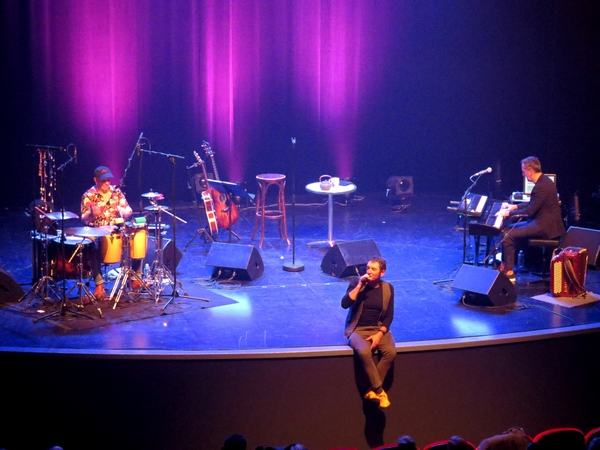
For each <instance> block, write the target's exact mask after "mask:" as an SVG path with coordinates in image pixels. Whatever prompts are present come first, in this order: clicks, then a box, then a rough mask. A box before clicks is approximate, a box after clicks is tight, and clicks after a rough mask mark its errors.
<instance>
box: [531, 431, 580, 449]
mask: <svg viewBox="0 0 600 450" xmlns="http://www.w3.org/2000/svg"><path fill="white" fill-rule="evenodd" d="M533 442H535V443H537V444H539V446H540V448H542V449H543V450H565V449H569V450H585V436H584V434H583V431H581V430H579V429H577V428H551V429H549V430H546V431H542V432H541V433H539V434H538V435H537V436H536V437H534V438H533Z"/></svg>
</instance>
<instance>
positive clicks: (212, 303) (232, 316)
mask: <svg viewBox="0 0 600 450" xmlns="http://www.w3.org/2000/svg"><path fill="white" fill-rule="evenodd" d="M358 195H361V196H360V197H359V196H358ZM362 195H363V194H361V193H360V192H357V193H356V195H354V196H352V197H351V198H345V197H339V198H336V201H337V202H336V203H335V204H334V212H333V238H334V240H337V241H339V242H346V243H349V242H352V241H358V240H365V239H373V240H374V242H375V243H376V245H377V247H378V249H379V251H380V253H381V255H382V256H383V257H385V258H386V259H387V262H388V270H387V273H386V275H385V279H386V280H387V281H389V282H391V283H392V284H393V285H394V287H395V290H396V308H395V319H394V322H393V324H392V327H391V330H392V332H393V335H394V338H395V340H396V343H397V346H398V348H399V350H401V349H403V348H415V347H417V346H419V345H436V344H439V345H440V346H441V345H444V344H445V343H449V342H454V343H456V342H460V343H463V344H464V343H468V342H474V341H481V340H483V341H486V342H491V341H493V340H495V339H506V338H509V337H510V336H527V335H536V334H537V335H544V334H547V333H555V332H562V331H567V332H568V331H569V330H576V329H586V328H596V327H597V326H598V324H600V303H599V302H598V301H595V300H596V299H595V298H591V297H588V300H587V301H588V303H587V304H582V305H578V306H572V307H568V306H571V305H568V306H565V305H562V306H561V305H558V304H554V303H549V302H547V301H543V300H540V299H539V298H540V297H538V296H540V295H542V294H544V293H545V292H547V290H548V286H547V285H544V284H533V285H531V284H527V282H528V281H532V280H535V279H537V277H535V276H534V275H530V274H519V276H518V279H517V293H518V298H517V301H516V303H515V304H513V305H511V307H509V308H484V307H480V306H468V305H465V304H463V303H462V302H461V297H462V294H463V292H462V291H460V290H453V289H452V287H451V281H449V280H452V279H453V277H454V275H455V274H456V273H457V271H458V270H459V269H460V267H461V265H462V262H463V247H464V241H463V233H462V232H461V231H457V230H456V225H457V215H456V214H455V213H453V212H450V211H448V210H447V209H446V207H447V205H448V204H449V200H451V199H450V198H444V197H437V196H425V195H423V196H414V197H412V198H410V199H409V200H408V201H407V202H406V203H407V205H406V208H405V209H404V210H402V211H400V210H401V209H403V208H392V206H394V205H392V204H391V203H390V202H389V200H388V199H386V198H385V197H384V196H383V194H381V193H376V194H370V195H369V194H366V195H364V197H363V196H362ZM164 203H165V205H168V203H167V202H164ZM168 206H171V205H168ZM396 206H397V205H396ZM74 208H75V209H71V211H73V212H75V213H78V211H77V209H76V208H77V206H74ZM173 211H174V212H175V214H176V215H177V216H178V217H180V218H182V219H183V220H185V221H186V222H187V223H183V222H179V221H178V222H177V224H176V236H175V239H174V240H173V227H171V229H170V230H168V231H167V234H166V236H165V237H166V239H171V240H173V242H174V244H175V246H176V247H177V249H178V250H180V251H181V253H182V258H181V261H180V262H179V264H178V266H177V273H176V277H177V281H178V282H180V283H181V289H180V290H179V291H178V293H179V295H178V296H176V297H175V298H173V297H172V295H170V293H171V289H170V288H167V289H166V290H165V291H164V293H163V294H164V295H163V296H162V297H161V298H159V299H158V301H156V299H154V298H151V297H150V296H147V295H145V296H140V297H139V298H133V297H122V298H121V300H120V301H119V304H118V305H117V307H116V309H113V303H109V302H99V306H100V308H101V309H102V311H103V314H102V316H103V317H100V315H99V313H98V312H97V311H96V310H95V309H94V308H92V307H91V306H86V307H85V309H84V310H79V309H75V308H73V310H74V311H76V312H83V313H85V314H87V315H89V316H90V317H83V316H80V315H76V314H72V313H71V308H69V309H67V310H65V309H63V310H62V312H63V313H64V314H61V313H60V312H61V311H60V305H61V302H60V301H58V300H53V301H43V300H42V299H40V298H37V297H35V296H34V297H26V298H25V299H23V301H21V302H18V303H17V302H12V301H7V302H3V303H2V304H1V305H0V348H2V349H4V350H14V351H34V352H37V351H39V352H74V353H86V354H87V353H92V354H120V353H124V354H137V355H171V356H175V355H188V356H191V355H209V356H211V355H218V354H221V355H256V354H257V353H258V354H260V353H262V354H272V355H289V354H290V353H297V354H306V353H307V352H308V353H311V352H312V353H315V352H317V353H318V352H346V351H347V349H348V348H347V346H346V340H345V339H344V337H343V328H344V321H345V317H346V311H345V310H344V309H342V308H341V307H340V299H341V297H342V296H343V294H344V292H345V290H346V287H347V284H348V280H347V279H341V278H336V277H333V276H331V275H328V274H325V273H323V272H322V270H321V262H322V260H323V258H324V256H325V254H326V253H327V251H328V247H320V246H316V247H315V246H309V244H310V243H312V242H315V241H320V240H325V239H326V238H327V204H326V202H325V200H324V198H323V196H318V195H311V194H307V193H303V194H301V195H298V196H297V200H296V206H295V208H292V206H291V205H290V206H288V209H287V214H288V230H289V237H290V240H292V242H293V243H294V244H293V245H292V246H288V245H287V244H286V242H285V241H284V240H283V239H280V238H279V234H278V231H277V225H276V222H274V221H271V222H267V224H266V230H265V241H264V245H263V247H262V248H258V237H257V238H256V239H255V240H254V241H252V240H251V239H250V236H251V234H252V230H253V226H254V210H253V209H252V208H251V207H247V208H242V207H240V211H239V220H238V221H237V222H236V223H235V225H234V226H233V231H234V232H235V234H236V235H238V236H239V238H240V239H239V240H238V239H237V238H236V236H233V235H232V242H231V243H228V240H229V234H228V233H227V232H225V233H222V234H220V236H219V241H220V242H221V243H225V245H232V246H233V245H235V246H239V245H254V246H255V248H256V249H257V251H258V252H259V254H260V257H261V259H262V261H263V262H264V273H263V274H262V276H260V277H258V278H255V279H253V280H251V281H236V280H233V281H232V282H215V281H214V280H211V277H212V272H213V267H211V266H206V265H205V263H206V260H207V256H208V254H209V250H210V248H211V244H210V242H206V241H205V239H204V238H203V235H202V234H197V231H198V229H199V228H200V227H201V226H204V225H205V223H204V222H205V213H204V210H203V209H198V208H196V207H195V206H194V205H193V204H192V203H191V202H189V203H187V204H181V205H179V206H178V207H177V208H176V209H175V210H173V209H171V212H173ZM294 217H295V219H294ZM293 219H294V220H293ZM0 220H1V223H2V224H3V225H2V229H1V236H2V242H3V245H2V248H1V250H0V265H2V266H3V267H4V269H5V271H6V272H7V273H8V274H10V276H11V277H12V278H13V279H14V280H16V281H17V282H18V283H19V284H21V285H22V286H23V288H24V290H25V291H28V289H29V288H30V287H31V282H32V278H33V276H32V246H33V244H32V239H31V237H30V235H31V228H32V220H31V219H30V218H29V217H27V215H26V214H25V212H24V211H23V210H21V211H16V210H4V211H2V212H0ZM162 220H163V222H165V223H168V224H170V225H172V219H171V217H170V216H168V215H165V216H164V217H163V219H162ZM293 222H295V233H292V223H293ZM78 225H79V223H78V221H77V220H70V221H67V222H66V226H65V227H66V228H70V227H74V226H78ZM194 236H196V237H195V238H194ZM193 238H194V239H193ZM192 239H193V240H192ZM190 241H191V243H190ZM36 245H37V244H36ZM149 247H150V248H151V249H152V248H153V247H154V241H153V240H152V239H151V240H150V241H149ZM172 248H173V247H172V246H166V250H165V253H167V252H169V251H172ZM184 248H185V250H184ZM232 248H233V247H232ZM237 250H238V249H234V250H233V251H232V255H235V254H238V253H239V252H238V251H237ZM151 253H152V252H148V254H151ZM246 253H247V252H244V251H242V252H241V254H246ZM472 253H473V245H472V242H471V241H470V240H468V239H467V242H466V254H467V259H471V258H472ZM248 254H249V253H248ZM167 257H168V256H167ZM293 261H294V262H296V264H302V265H303V266H304V270H303V271H299V272H288V271H285V270H283V266H284V264H290V263H292V262H293ZM532 264H533V262H532ZM110 268H111V269H114V268H116V266H112V267H110ZM482 270H483V269H482ZM599 274H600V272H596V271H592V270H588V273H587V284H586V288H587V289H588V290H589V291H591V292H593V293H600V275H599ZM57 284H58V285H59V287H63V285H64V286H65V287H66V288H67V291H68V290H70V288H71V286H72V285H73V284H74V280H70V279H69V280H67V281H65V282H64V283H63V281H62V280H57ZM109 286H110V284H109ZM76 292H77V290H76V289H75V290H74V291H72V294H75V293H76ZM534 297H538V298H534ZM30 300H31V301H30ZM167 303H168V305H167ZM165 306H166V307H165ZM57 308H58V309H59V312H58V313H57V314H55V315H53V316H51V317H49V318H44V319H42V320H39V318H40V317H43V316H45V315H46V314H48V313H51V312H53V311H56V310H57Z"/></svg>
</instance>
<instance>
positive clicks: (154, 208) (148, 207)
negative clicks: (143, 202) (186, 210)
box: [144, 206, 169, 211]
mask: <svg viewBox="0 0 600 450" xmlns="http://www.w3.org/2000/svg"><path fill="white" fill-rule="evenodd" d="M144 209H145V210H146V211H158V210H159V209H161V210H163V211H168V210H169V207H168V206H146V207H145V208H144Z"/></svg>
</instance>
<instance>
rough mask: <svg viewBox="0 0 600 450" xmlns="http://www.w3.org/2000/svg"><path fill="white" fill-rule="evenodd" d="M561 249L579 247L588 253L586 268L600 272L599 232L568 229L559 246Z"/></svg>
mask: <svg viewBox="0 0 600 450" xmlns="http://www.w3.org/2000/svg"><path fill="white" fill-rule="evenodd" d="M560 246H561V247H562V248H567V247H579V248H585V249H587V251H588V266H593V267H594V268H595V269H596V270H600V230H592V229H591V228H580V227H569V229H568V230H567V234H566V235H565V238H564V239H563V240H562V243H561V244H560Z"/></svg>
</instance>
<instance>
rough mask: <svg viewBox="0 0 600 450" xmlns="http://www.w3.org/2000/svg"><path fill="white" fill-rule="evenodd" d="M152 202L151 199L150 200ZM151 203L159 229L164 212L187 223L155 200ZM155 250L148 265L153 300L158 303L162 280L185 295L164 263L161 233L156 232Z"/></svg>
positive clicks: (162, 284) (181, 286) (162, 286)
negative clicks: (150, 263) (154, 208)
mask: <svg viewBox="0 0 600 450" xmlns="http://www.w3.org/2000/svg"><path fill="white" fill-rule="evenodd" d="M151 202H152V200H151ZM152 203H153V205H154V206H155V207H156V208H157V219H156V221H157V226H158V227H159V229H160V226H161V224H162V213H163V212H166V213H167V214H169V215H170V216H172V217H173V219H177V220H181V221H182V222H183V223H187V222H186V221H185V220H183V219H181V218H179V217H177V216H175V215H174V214H171V213H170V212H169V211H167V210H166V209H163V208H162V207H161V206H159V205H158V204H156V202H152ZM155 242H156V252H155V256H154V261H152V265H151V266H150V274H151V280H150V281H152V285H153V286H154V302H155V303H156V304H158V301H159V300H160V296H161V295H162V291H163V290H164V284H165V283H164V280H165V279H166V280H168V284H170V285H171V286H173V292H176V291H177V289H181V290H182V291H183V295H185V296H187V295H188V294H187V292H185V290H183V285H182V284H181V282H180V281H177V282H176V281H175V278H174V277H173V273H172V272H171V271H170V270H169V268H168V267H167V266H166V265H165V264H164V256H163V245H162V233H157V235H156V241H155Z"/></svg>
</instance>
